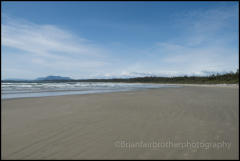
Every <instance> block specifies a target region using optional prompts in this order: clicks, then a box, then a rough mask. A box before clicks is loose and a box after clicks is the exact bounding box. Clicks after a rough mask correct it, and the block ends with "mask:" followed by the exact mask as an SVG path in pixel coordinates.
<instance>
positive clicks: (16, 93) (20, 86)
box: [1, 82, 178, 99]
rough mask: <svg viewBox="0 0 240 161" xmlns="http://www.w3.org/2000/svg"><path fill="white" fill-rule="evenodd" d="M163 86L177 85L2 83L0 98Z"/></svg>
mask: <svg viewBox="0 0 240 161" xmlns="http://www.w3.org/2000/svg"><path fill="white" fill-rule="evenodd" d="M164 87H178V86H177V85H170V84H153V83H152V84H151V83H101V82H67V83H66V82H64V83H62V82H61V83H29V82H27V83H2V84H1V89H2V90H1V92H2V97H1V98H2V99H9V98H21V97H42V96H58V95H72V94H90V93H105V92H118V91H133V90H141V89H154V88H164Z"/></svg>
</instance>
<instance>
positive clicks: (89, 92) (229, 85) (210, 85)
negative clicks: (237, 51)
mask: <svg viewBox="0 0 240 161" xmlns="http://www.w3.org/2000/svg"><path fill="white" fill-rule="evenodd" d="M146 84H162V83H146ZM163 85H175V86H178V87H160V88H145V89H135V90H122V91H121V90H118V91H114V90H113V91H95V92H92V91H77V90H72V91H67V90H66V91H60V92H83V93H76V94H67V93H66V94H59V95H48V96H44V95H43V96H32V97H27V96H26V97H16V98H1V100H9V99H21V98H39V97H53V96H72V95H89V94H104V93H118V92H131V91H143V90H152V89H162V88H179V87H224V88H239V84H169V83H168V84H163ZM45 92H47V93H48V92H49V91H43V92H36V93H45ZM50 92H59V91H50ZM27 94H31V93H27ZM34 94H35V93H34Z"/></svg>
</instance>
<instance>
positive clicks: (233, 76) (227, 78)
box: [2, 70, 239, 84]
mask: <svg viewBox="0 0 240 161" xmlns="http://www.w3.org/2000/svg"><path fill="white" fill-rule="evenodd" d="M2 82H126V83H186V84H187V83H191V84H194V83H196V84H225V83H226V84H236V83H239V71H238V70H237V72H235V73H233V72H232V73H226V74H216V75H211V76H181V77H138V78H114V79H78V80H76V79H75V80H74V79H71V80H31V81H25V80H24V81H14V80H3V81H2Z"/></svg>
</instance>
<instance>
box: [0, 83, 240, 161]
mask: <svg viewBox="0 0 240 161" xmlns="http://www.w3.org/2000/svg"><path fill="white" fill-rule="evenodd" d="M238 96H239V93H238V88H220V87H211V88H209V87H206V86H205V87H197V86H184V87H180V88H162V89H152V90H144V91H129V92H117V93H104V94H88V95H71V96H70V95H68V96H52V97H40V98H19V99H9V100H2V108H1V110H2V111H1V115H2V120H1V124H2V129H1V130H2V132H1V137H2V138H1V139H2V140H1V146H2V151H1V153H2V155H1V156H2V159H238V156H239V154H238V146H239V143H238V142H239V137H238V133H239V129H238V121H239V115H238V110H239V99H238ZM153 142H155V143H158V146H157V147H156V145H155V146H152V147H146V146H143V145H146V144H148V146H149V144H151V143H153ZM187 142H188V143H191V145H190V144H187V145H188V147H186V144H184V143H187ZM159 143H160V144H159ZM167 143H169V144H168V146H167ZM177 143H183V144H181V145H185V147H179V146H177ZM198 143H199V144H198ZM200 143H201V146H200ZM197 144H198V145H199V146H197ZM151 145H153V144H151ZM159 145H160V146H159ZM178 145H180V144H178ZM203 145H204V147H203ZM206 145H208V147H209V146H211V147H209V148H207V147H206ZM213 145H215V146H213ZM216 145H218V146H217V147H216ZM220 145H222V146H220ZM223 145H224V146H223ZM226 145H230V146H226ZM190 146H191V147H190Z"/></svg>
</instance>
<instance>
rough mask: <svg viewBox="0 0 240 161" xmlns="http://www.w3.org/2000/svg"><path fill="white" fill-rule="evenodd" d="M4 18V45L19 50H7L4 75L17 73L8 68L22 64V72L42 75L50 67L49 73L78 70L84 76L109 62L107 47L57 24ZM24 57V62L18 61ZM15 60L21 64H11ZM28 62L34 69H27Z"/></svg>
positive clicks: (9, 75)
mask: <svg viewBox="0 0 240 161" xmlns="http://www.w3.org/2000/svg"><path fill="white" fill-rule="evenodd" d="M4 18H5V21H4V23H3V24H2V46H3V47H5V48H6V47H7V48H11V49H15V50H16V52H15V53H9V52H8V50H5V53H4V54H5V55H8V56H7V57H6V59H5V60H4V61H5V62H4V64H5V65H4V66H3V71H4V73H5V74H4V77H11V76H12V75H14V72H11V73H9V72H7V71H9V69H8V68H11V69H13V68H15V69H16V68H18V71H19V70H20V69H19V66H21V68H22V73H24V71H27V70H32V72H40V73H39V74H41V72H42V71H41V70H42V69H48V71H49V73H50V72H52V73H54V72H55V73H59V71H66V73H67V71H68V72H69V74H70V75H71V73H70V72H73V73H74V71H75V73H77V72H78V71H79V75H80V74H81V72H84V71H85V72H86V71H89V70H92V69H93V68H99V67H103V66H104V65H105V64H107V62H106V59H105V57H106V56H105V53H106V50H105V49H103V48H101V47H99V46H97V45H95V44H92V43H90V42H89V41H88V40H86V39H84V38H80V37H77V36H74V34H72V33H71V32H68V31H66V30H63V29H61V28H59V27H57V26H54V25H38V24H34V23H31V22H28V21H25V20H18V19H12V18H9V17H4ZM10 55H11V56H14V59H15V60H13V59H12V58H10ZM20 57H21V60H22V61H20V60H17V58H20ZM23 58H24V60H23ZM13 62H16V63H17V64H15V67H13V65H11V66H10V65H8V64H13ZM20 63H22V65H20ZM27 64H29V66H30V64H31V66H32V69H29V68H28V69H27V67H26V66H27ZM24 65H25V66H24ZM16 66H18V67H16ZM37 66H38V67H37ZM39 67H41V70H40V69H39ZM37 68H38V69H37ZM11 71H13V70H11ZM44 73H46V72H44ZM15 74H16V73H15ZM64 74H65V73H64ZM28 77H32V76H30V75H29V76H28Z"/></svg>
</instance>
